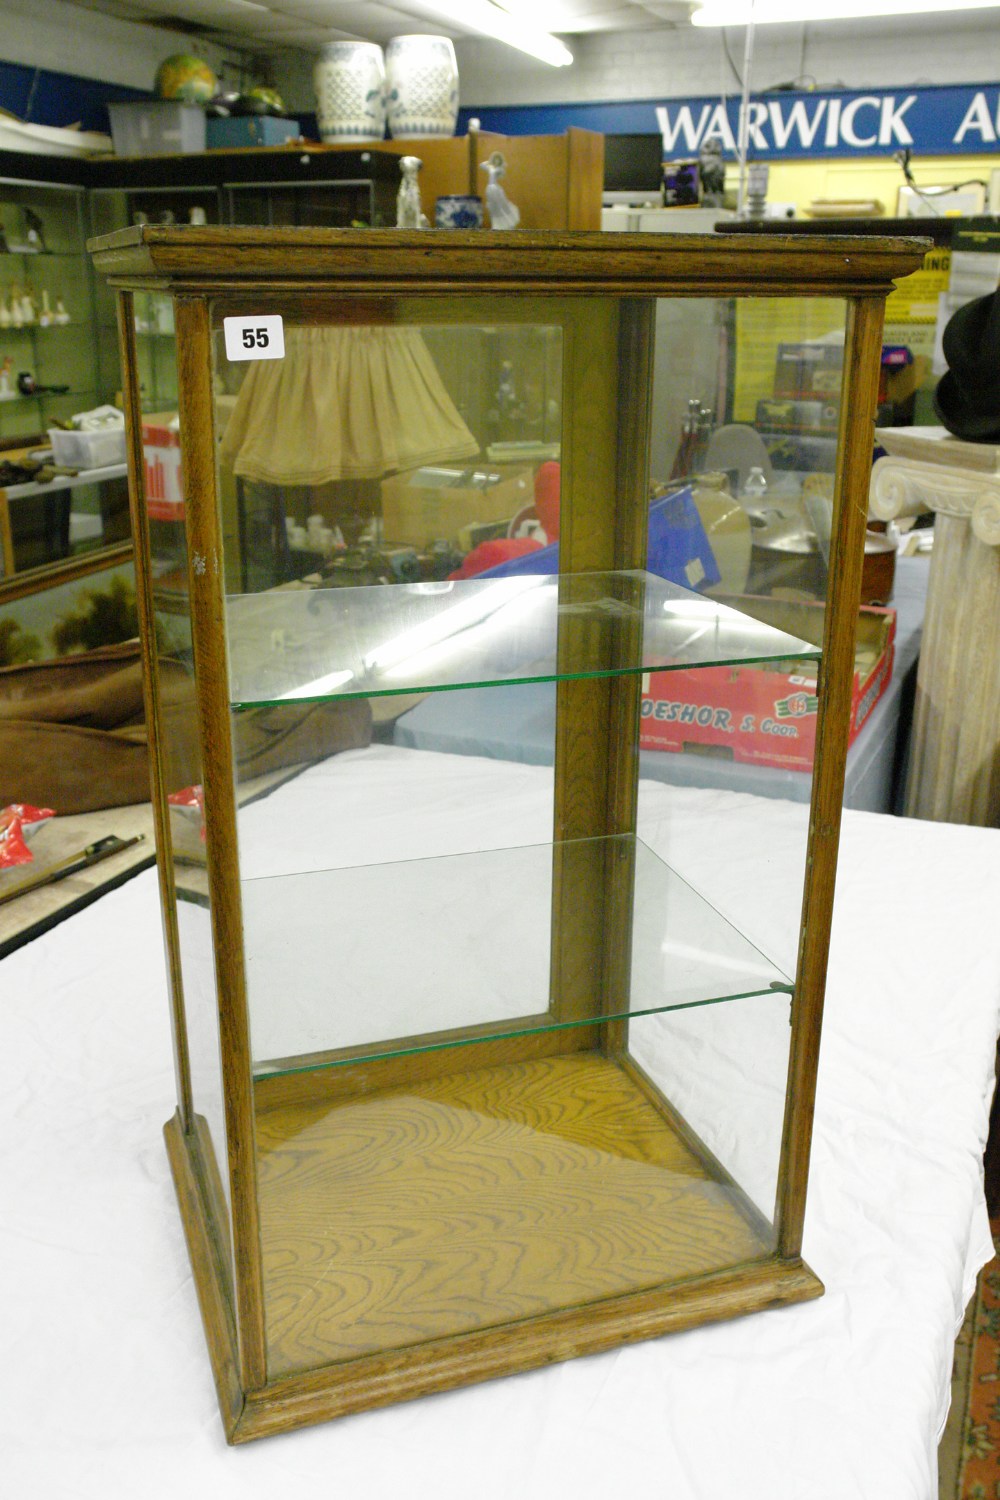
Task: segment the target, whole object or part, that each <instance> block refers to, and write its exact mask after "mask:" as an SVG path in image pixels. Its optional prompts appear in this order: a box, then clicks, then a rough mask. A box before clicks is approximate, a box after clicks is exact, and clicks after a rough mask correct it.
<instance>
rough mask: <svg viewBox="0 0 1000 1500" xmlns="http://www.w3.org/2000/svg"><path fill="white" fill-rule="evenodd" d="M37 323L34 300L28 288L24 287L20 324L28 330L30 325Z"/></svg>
mask: <svg viewBox="0 0 1000 1500" xmlns="http://www.w3.org/2000/svg"><path fill="white" fill-rule="evenodd" d="M37 322H38V310H37V308H36V307H35V299H34V297H33V296H32V295H31V288H30V286H26V287H25V289H24V295H23V296H22V298H21V323H22V325H23V326H24V327H25V328H30V327H31V325H32V323H37Z"/></svg>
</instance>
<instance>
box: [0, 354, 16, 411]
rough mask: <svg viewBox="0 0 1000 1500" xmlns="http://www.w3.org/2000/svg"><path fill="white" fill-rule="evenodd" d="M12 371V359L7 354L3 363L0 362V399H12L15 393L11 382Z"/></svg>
mask: <svg viewBox="0 0 1000 1500" xmlns="http://www.w3.org/2000/svg"><path fill="white" fill-rule="evenodd" d="M13 373H14V361H13V360H12V359H11V357H10V355H9V354H8V355H7V357H6V359H5V360H4V362H3V364H0V401H13V400H14V397H15V396H16V394H17V392H16V391H15V390H14V387H13V384H12V383H11V375H12V374H13Z"/></svg>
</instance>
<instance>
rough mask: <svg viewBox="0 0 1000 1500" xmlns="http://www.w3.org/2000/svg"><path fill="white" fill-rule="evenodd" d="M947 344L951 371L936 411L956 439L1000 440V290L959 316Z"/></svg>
mask: <svg viewBox="0 0 1000 1500" xmlns="http://www.w3.org/2000/svg"><path fill="white" fill-rule="evenodd" d="M941 346H942V349H943V351H944V357H945V359H946V361H947V363H948V370H947V373H946V374H944V375H942V377H941V379H940V380H939V381H938V386H937V390H936V391H935V392H934V410H935V411H936V412H937V414H938V416H939V417H940V418H941V421H942V422H943V423H944V425H945V427H947V429H948V431H949V432H953V433H954V434H955V436H956V437H960V438H965V439H966V441H967V442H970V443H997V442H1000V291H997V292H991V293H990V295H989V296H988V297H977V299H976V300H975V302H967V303H966V304H965V306H964V307H960V308H959V309H958V311H957V312H956V313H953V314H952V316H951V318H950V319H949V320H948V323H947V325H946V327H945V330H944V336H943V338H942V341H941Z"/></svg>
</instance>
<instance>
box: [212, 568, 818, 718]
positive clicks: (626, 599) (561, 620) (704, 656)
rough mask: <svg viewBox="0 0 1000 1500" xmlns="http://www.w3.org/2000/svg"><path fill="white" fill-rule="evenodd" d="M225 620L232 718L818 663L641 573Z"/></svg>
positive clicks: (470, 585) (290, 607)
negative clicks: (296, 707) (336, 700)
mask: <svg viewBox="0 0 1000 1500" xmlns="http://www.w3.org/2000/svg"><path fill="white" fill-rule="evenodd" d="M226 620H227V628H228V640H229V662H230V697H231V700H232V705H233V707H234V708H236V709H242V708H249V707H258V706H261V705H265V704H270V705H273V704H276V703H283V702H288V701H290V700H312V701H320V700H325V699H329V698H333V697H340V698H344V697H376V696H377V697H381V696H390V695H393V694H396V693H413V692H423V693H431V692H442V691H446V690H448V689H454V688H463V687H483V686H487V685H490V684H494V683H514V682H548V681H556V680H559V681H565V680H568V679H570V678H579V677H606V676H618V675H624V674H628V673H640V672H648V671H666V670H669V669H671V668H682V667H688V668H690V667H705V666H720V665H735V664H742V663H746V662H762V661H785V660H796V661H798V660H803V659H807V658H808V659H812V660H816V659H818V657H819V655H820V652H819V650H818V649H817V647H816V646H815V645H812V644H810V643H808V642H806V641H802V640H799V639H798V638H797V637H795V636H792V635H787V634H785V632H783V631H780V630H775V629H773V628H772V627H771V626H768V625H765V624H763V623H761V622H760V621H757V620H754V619H752V618H751V617H749V616H747V615H744V614H741V613H740V612H739V611H737V610H735V609H732V608H731V607H729V606H728V605H725V604H722V603H719V602H717V601H716V600H714V599H710V598H706V597H704V596H703V595H701V594H695V593H692V592H691V591H690V590H688V589H683V588H680V587H679V586H678V585H676V584H673V583H667V582H666V581H665V580H664V579H662V578H658V577H656V576H654V575H653V574H649V573H638V572H625V573H578V574H575V575H567V574H564V575H562V576H561V577H555V576H551V575H549V576H546V575H540V574H522V575H518V576H514V577H507V578H490V579H478V578H476V579H464V580H461V581H457V582H451V583H414V584H392V585H385V586H375V587H368V588H331V589H301V588H299V589H296V588H290V589H275V590H271V591H269V592H268V593H263V594H241V595H235V596H232V597H230V598H229V599H228V600H227V602H226Z"/></svg>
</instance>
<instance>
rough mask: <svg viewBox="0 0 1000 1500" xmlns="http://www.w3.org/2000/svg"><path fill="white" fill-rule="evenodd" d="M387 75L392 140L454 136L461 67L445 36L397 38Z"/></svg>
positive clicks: (388, 54)
mask: <svg viewBox="0 0 1000 1500" xmlns="http://www.w3.org/2000/svg"><path fill="white" fill-rule="evenodd" d="M385 75H386V113H387V115H388V119H389V134H390V135H391V136H396V137H398V136H417V137H420V136H424V137H426V136H436V135H454V134H455V125H456V123H457V121H458V63H457V62H456V60H455V49H454V47H453V46H452V44H451V42H450V41H449V39H448V38H447V37H446V36H394V37H393V38H392V40H391V41H390V43H389V45H388V47H386V49H385Z"/></svg>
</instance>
